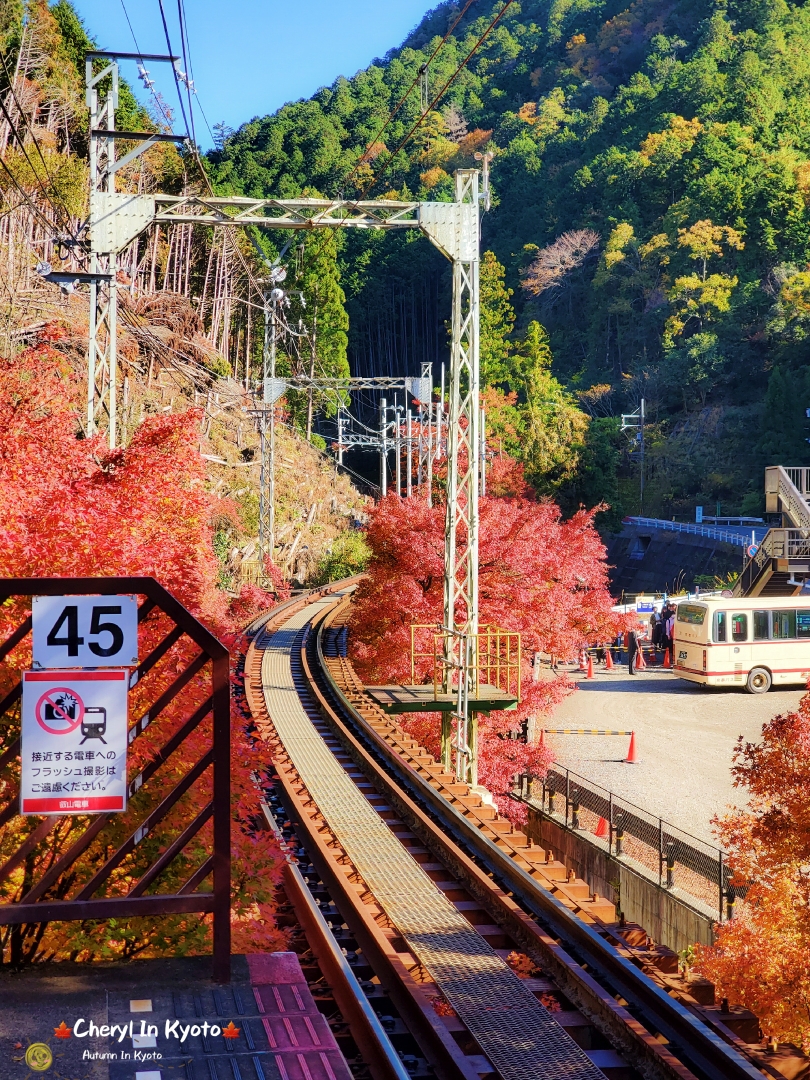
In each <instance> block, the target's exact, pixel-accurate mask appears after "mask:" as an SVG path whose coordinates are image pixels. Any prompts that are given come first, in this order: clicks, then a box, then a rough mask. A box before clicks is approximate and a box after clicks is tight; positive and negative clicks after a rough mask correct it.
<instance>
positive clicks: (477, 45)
mask: <svg viewBox="0 0 810 1080" xmlns="http://www.w3.org/2000/svg"><path fill="white" fill-rule="evenodd" d="M514 2H515V0H505V3H504V5H503V7H502V8H501V10H500V11H499V12H498V14H497V15H496V16H495V18H494V19H493V20H492V22H491V23H490V24H489V26H488V27H487V28H486V30H485V31H484V33H483V34H482V35H481V37H479V39H478V41H476V43H475V45H473V47H472V48H471V49H470V51H469V52H468V53H467V55H466V56H465V57H464V59H463V60H462V61H461V63H460V64H459V65H458V67H457V68H456V70H455V71H454V72H453V74H452V75H451V76H450V78H449V79H448V80H447V82H446V83H445V84H444V86H443V87H442V88H441V90H440V91H439V92H438V94H437V95H436V96H435V97H434V99H433V101H431V103H430V104H429V105H428V107H427V108H426V109H425V111H424V112H423V113H422V115H421V116H420V117H419V119H418V120H417V121H416V123H415V124H414V125H413V127H412V128H411V130H410V131H409V132H408V134H407V135H406V136H405V138H404V139H402V140H401V142H400V143H399V146H397V148H396V150H394V151H392V153H391V154H390V155H389V157H388V159H387V160H386V161H385V162H384V163H383V167H382V169H381V170H380V172H379V173H378V174H377V176H375V177H374V178H373V180H371V181H370V182H369V184H368V185H367V187H366V188H365V190H364V191H363V194H364V195H367V194H368V192H369V191H370V190H371V189H372V188H373V187H374V185H375V184H376V183H377V181H378V180H379V179H380V177H381V176H382V175H383V173H385V172H386V171H387V169H388V166H389V165H390V164H391V162H392V161H393V160H394V158H395V157H396V156H397V154H398V153H399V152H400V150H401V149H402V148H403V146H404V145H405V143H406V142H408V140H409V139H410V137H411V136H412V135H413V134H414V132H415V131H416V130H417V129H418V128H419V127H420V125H421V124H422V121H423V120H424V119H425V117H426V116H427V115H428V113H430V112H432V111H433V109H434V107H435V106H436V104H437V103H438V102H439V101H440V100H441V99H442V97H444V95H445V93H446V92H447V89H448V87H449V86H450V85H451V83H452V82H453V81H454V80H455V79H456V77H457V76H458V74H459V73H460V72H461V70H462V69H463V68H465V67H466V66H467V64H468V63H469V62H470V60H471V59H472V58H473V56H475V54H476V53H477V52H478V50H479V49H480V48H481V46H482V45H483V44H484V42H485V41H486V39H487V38H488V37H489V35H490V34H491V33H492V31H493V30H494V29H495V27H496V26H497V25H498V23H499V22H500V21H501V19H502V18H503V17H504V15H505V14H506V12H507V11H508V10H509V8H510V7H511V6H512V4H513V3H514Z"/></svg>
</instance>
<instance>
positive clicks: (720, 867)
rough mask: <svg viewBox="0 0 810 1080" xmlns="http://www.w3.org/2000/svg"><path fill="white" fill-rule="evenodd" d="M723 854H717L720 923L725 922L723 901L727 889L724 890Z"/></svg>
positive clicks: (720, 852)
mask: <svg viewBox="0 0 810 1080" xmlns="http://www.w3.org/2000/svg"><path fill="white" fill-rule="evenodd" d="M723 876H724V875H723V852H722V851H719V852H718V853H717V887H718V890H719V893H720V900H719V902H718V905H717V907H718V910H719V912H720V918H719V919H718V922H721V923H722V921H723V900H724V899H725V889H724V888H723Z"/></svg>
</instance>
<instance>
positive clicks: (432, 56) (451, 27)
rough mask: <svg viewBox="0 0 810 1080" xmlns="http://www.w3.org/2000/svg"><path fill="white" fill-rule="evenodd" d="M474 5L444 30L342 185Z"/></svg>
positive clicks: (471, 1) (467, 8) (354, 170)
mask: <svg viewBox="0 0 810 1080" xmlns="http://www.w3.org/2000/svg"><path fill="white" fill-rule="evenodd" d="M474 3H475V0H467V2H466V4H465V5H464V7H463V8H462V9H461V11H460V12H459V13H458V15H457V16H456V18H455V20H454V21H453V22H452V23H451V24H450V25H449V26H448V28H447V30H446V32H445V35H444V37H443V38H442V39H441V41H440V42H439V44H438V45H437V46H436V48H435V49H434V50H433V52H432V53H431V54H430V56H429V57H428V58H427V60H426V61H425V62H424V64H422V65H421V66H420V67H419V69H418V70H417V73H416V75H415V76H414V78H413V81H412V82H411V84H410V86H409V87H408V89H407V90H406V91H405V93H404V94H403V95H402V97H401V98H400V99H399V101H398V102H397V104H396V105H395V106H394V108H393V109H391V111H390V112H389V114H388V119H387V120H386V121H385V123H384V124H383V126H382V127H381V128H380V130H379V131H378V132H377V134H376V135H375V136H374V137H373V139H371V141H370V142H369V144H368V146H367V147H366V148H365V150H364V151H363V153H362V154H361V155H360V157H359V158H358V159H357V161H356V162H355V164H354V166H353V167H352V169H351V171H350V172H349V173H348V174H347V175H346V176H344V177H343V179H342V180H341V183H342V184H345V183H347V182H348V181H349V180H351V178H352V177H353V176H354V174H355V173H356V172H357V170H358V169H359V167H360V164H361V162H362V161H363V160H364V158H365V157H366V155H367V154H368V153H369V151H370V150H372V148H373V147H374V144H375V143H377V142H379V140H380V138H381V137H382V135H383V133H384V132H385V130H386V128H387V127H388V125H389V124H390V123H391V122H392V121H393V119H394V117H395V116H396V115H397V113H398V112H399V110H400V109H401V108H402V106H403V105H404V104H405V102H406V101H407V100H408V98H409V96H410V94H411V92H412V91H413V90H414V88H415V87H416V86H417V85H418V83H419V80H420V78H421V75H422V71H423V69H424V68H428V67H430V65H431V64H432V63H433V61H434V60H435V59H436V56H437V55H438V53H439V52H440V50H441V49H442V48H443V46H444V45H445V44H446V43H447V40H448V38H449V37H450V35H451V34H452V33H453V31H454V30H455V28H456V27H457V26H458V24H459V23H460V22H461V20H462V19H463V18H464V16H465V15H466V14H467V12H468V10H469V9H470V8H471V7H472V5H473V4H474Z"/></svg>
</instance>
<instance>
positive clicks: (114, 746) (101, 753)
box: [20, 671, 129, 814]
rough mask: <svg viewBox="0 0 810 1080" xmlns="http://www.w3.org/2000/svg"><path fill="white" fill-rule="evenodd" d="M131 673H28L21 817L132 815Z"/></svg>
mask: <svg viewBox="0 0 810 1080" xmlns="http://www.w3.org/2000/svg"><path fill="white" fill-rule="evenodd" d="M128 685H129V672H127V671H24V672H23V684H22V747H21V750H20V755H21V757H22V779H21V784H20V813H21V814H101V813H108V812H109V811H116V810H126V808H127V687H128Z"/></svg>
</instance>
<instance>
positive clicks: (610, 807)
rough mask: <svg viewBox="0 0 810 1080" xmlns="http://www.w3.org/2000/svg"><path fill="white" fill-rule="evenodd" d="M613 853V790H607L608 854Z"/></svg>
mask: <svg viewBox="0 0 810 1080" xmlns="http://www.w3.org/2000/svg"><path fill="white" fill-rule="evenodd" d="M612 853H613V792H612V791H609V792H608V855H611V854H612Z"/></svg>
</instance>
